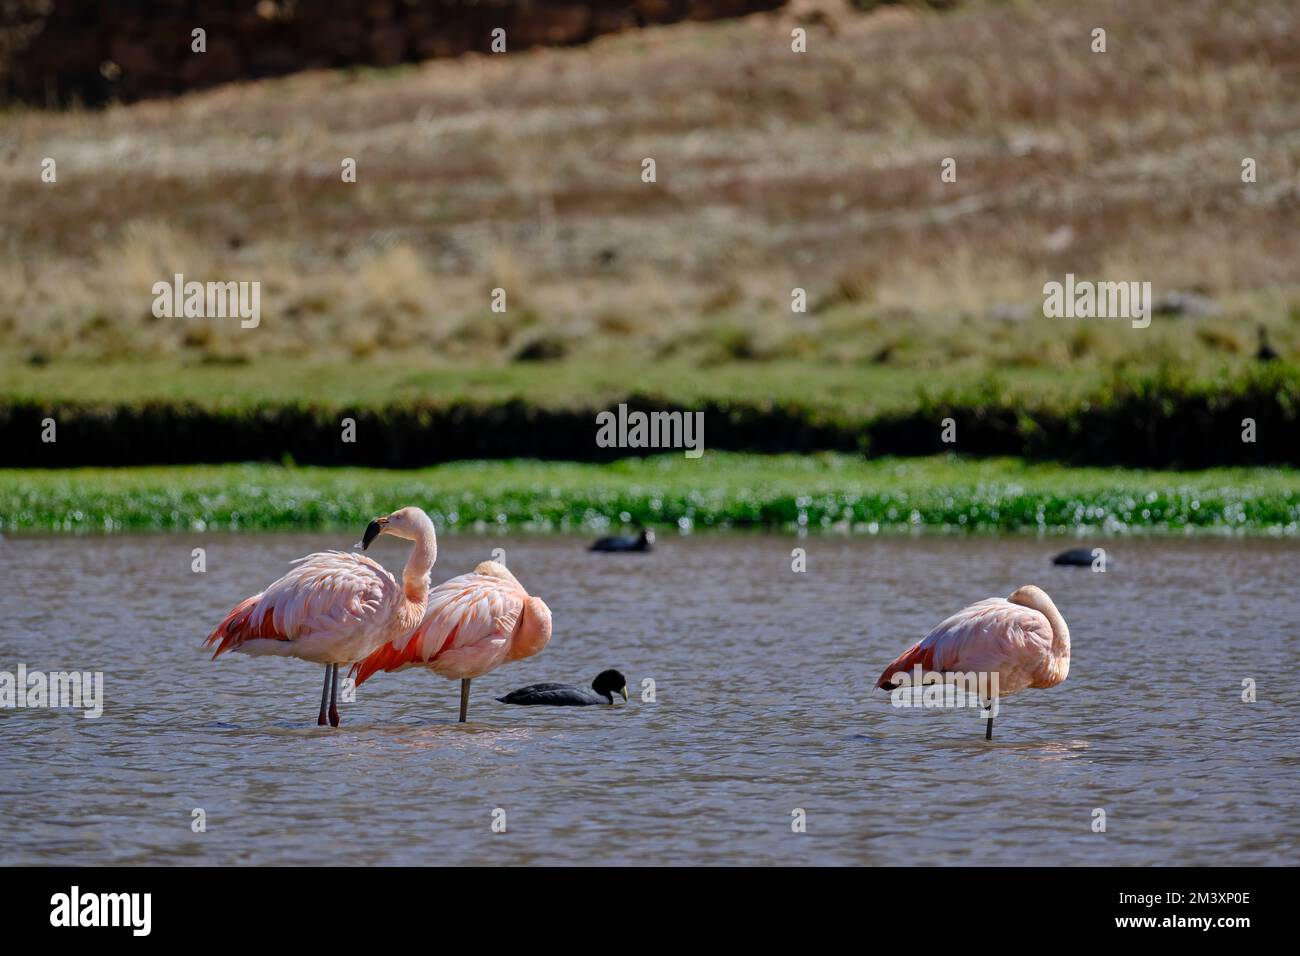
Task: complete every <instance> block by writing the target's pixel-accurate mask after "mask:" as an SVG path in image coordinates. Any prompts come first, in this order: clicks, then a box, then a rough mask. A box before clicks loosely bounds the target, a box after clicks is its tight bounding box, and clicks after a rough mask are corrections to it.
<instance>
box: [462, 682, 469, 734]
mask: <svg viewBox="0 0 1300 956" xmlns="http://www.w3.org/2000/svg"><path fill="white" fill-rule="evenodd" d="M469 681H470V679H469V678H468V677H466V678H465V679H464V680H462V681H461V682H460V722H461V723H462V724H463V723H465V716H466V715H467V714H468V713H469Z"/></svg>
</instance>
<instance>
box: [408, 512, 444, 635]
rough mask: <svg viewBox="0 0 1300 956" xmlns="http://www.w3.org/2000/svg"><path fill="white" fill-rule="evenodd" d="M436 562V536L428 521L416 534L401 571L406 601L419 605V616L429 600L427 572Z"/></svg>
mask: <svg viewBox="0 0 1300 956" xmlns="http://www.w3.org/2000/svg"><path fill="white" fill-rule="evenodd" d="M437 560H438V536H437V535H436V534H435V533H434V530H433V522H432V521H430V522H429V524H428V526H427V527H422V528H421V529H420V530H419V532H418V533H417V534H416V537H415V545H414V546H413V547H412V548H411V556H410V557H409V558H407V559H406V567H405V568H404V569H403V570H402V589H403V590H404V591H405V592H406V599H407V600H408V601H410V602H411V603H412V604H418V605H419V607H420V613H421V615H423V613H424V605H425V603H426V602H427V601H428V600H429V571H430V570H432V569H433V564H434V562H435V561H437Z"/></svg>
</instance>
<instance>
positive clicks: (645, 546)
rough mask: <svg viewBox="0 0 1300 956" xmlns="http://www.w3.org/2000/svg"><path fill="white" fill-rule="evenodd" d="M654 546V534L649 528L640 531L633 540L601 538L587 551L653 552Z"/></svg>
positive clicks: (617, 537) (619, 537) (616, 537)
mask: <svg viewBox="0 0 1300 956" xmlns="http://www.w3.org/2000/svg"><path fill="white" fill-rule="evenodd" d="M654 546H655V533H654V530H653V529H651V528H644V529H642V531H641V533H640V534H639V535H638V536H637V537H635V538H626V537H621V536H615V537H611V538H601V539H600V540H599V541H597V542H596V543H595V544H593V545H592V546H591V547H590V548H589V549H588V550H590V551H653V550H654Z"/></svg>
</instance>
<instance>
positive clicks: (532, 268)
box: [0, 0, 1300, 369]
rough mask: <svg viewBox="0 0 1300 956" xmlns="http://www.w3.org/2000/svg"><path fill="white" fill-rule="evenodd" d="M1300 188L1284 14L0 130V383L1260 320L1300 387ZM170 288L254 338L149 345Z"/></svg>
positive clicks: (1082, 357)
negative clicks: (221, 308) (1172, 303)
mask: <svg viewBox="0 0 1300 956" xmlns="http://www.w3.org/2000/svg"><path fill="white" fill-rule="evenodd" d="M797 24H804V25H805V26H806V27H807V29H808V31H809V39H808V45H809V52H807V53H806V54H794V53H792V52H791V50H790V30H791V28H792V26H794V25H797ZM1098 26H1099V27H1103V28H1105V29H1106V30H1107V33H1108V52H1106V53H1104V54H1094V53H1092V52H1090V50H1089V42H1090V36H1089V35H1090V31H1091V30H1092V29H1093V28H1094V27H1098ZM949 156H951V157H954V158H955V159H956V160H957V170H958V179H957V182H956V183H950V184H945V183H942V182H941V181H940V176H939V172H940V163H941V161H942V159H943V158H944V157H949ZM1246 156H1249V157H1253V158H1254V159H1255V160H1256V161H1257V162H1258V168H1259V181H1258V182H1257V183H1255V184H1253V185H1244V184H1242V182H1241V181H1240V166H1241V161H1242V158H1243V157H1246ZM45 157H52V158H54V159H55V160H56V162H57V164H58V182H57V184H53V185H50V184H43V183H42V182H41V181H40V178H39V173H40V166H41V161H42V159H43V158H45ZM344 157H352V158H355V159H356V161H357V166H358V179H359V181H358V182H357V183H356V184H345V183H343V182H341V180H340V163H341V161H342V160H343V158H344ZM645 157H653V158H654V159H655V161H656V163H657V172H658V182H657V183H655V184H653V185H648V184H645V183H643V182H642V181H641V178H640V170H641V162H642V160H643V158H645ZM1298 170H1300V7H1297V6H1296V5H1294V4H1292V3H1287V2H1280V0H1274V2H1268V0H1261V2H1252V3H1226V2H1222V0H1144V2H1143V3H1140V4H1136V3H1131V2H1126V0H1088V2H1073V0H1043V2H1034V3H973V4H970V5H967V6H964V7H963V8H961V9H959V10H957V11H955V12H949V13H944V14H934V13H930V12H926V11H921V10H916V9H911V8H890V9H885V10H879V11H876V12H873V13H871V14H859V13H855V12H852V11H851V9H850V8H849V7H848V6H847V5H846V4H845V5H841V4H838V3H832V2H829V0H808V2H799V3H797V4H795V5H794V6H793V7H791V8H789V9H787V10H785V11H782V12H780V13H777V14H774V15H762V16H755V17H750V18H747V19H745V20H741V21H733V22H723V23H710V24H682V25H677V26H672V27H667V28H661V29H653V30H646V31H640V32H636V33H630V34H625V35H619V36H613V37H606V38H603V39H601V40H598V41H597V42H595V43H593V44H592V45H591V46H590V47H587V48H582V49H564V50H538V51H534V52H529V53H526V54H520V55H512V56H509V57H484V56H470V57H466V58H463V59H459V60H454V61H439V62H432V63H428V64H425V65H423V66H421V67H418V68H403V69H399V70H395V71H390V72H375V71H364V70H363V71H351V72H343V73H321V74H304V75H300V76H296V77H292V78H288V79H285V80H276V81H269V82H262V83H257V84H249V85H240V86H233V87H229V88H225V89H220V90H216V91H213V92H209V93H204V94H198V95H192V96H187V97H183V98H181V99H178V100H173V101H158V102H150V103H142V104H137V105H134V106H131V107H125V108H123V107H118V108H111V109H108V110H106V111H103V112H98V113H86V112H73V113H61V114H47V113H41V112H36V111H27V110H19V111H11V112H8V113H4V114H0V361H8V362H14V361H23V360H27V359H30V358H32V357H43V358H45V359H50V360H54V361H59V360H61V359H64V358H68V357H80V358H87V359H91V358H101V357H114V358H132V357H139V356H152V357H155V358H157V357H169V356H172V357H176V358H177V359H178V360H182V361H188V360H195V361H198V360H214V359H215V360H221V359H244V360H247V359H249V358H253V359H255V358H256V357H257V356H259V355H266V354H275V355H280V356H301V357H305V358H310V359H312V360H318V361H327V360H328V361H337V360H339V359H345V360H346V359H350V358H368V357H371V356H385V355H387V356H400V357H402V358H404V359H410V360H412V361H418V362H438V361H444V360H445V361H455V362H462V363H465V362H468V363H480V364H492V363H500V362H502V361H507V360H510V359H512V358H517V357H519V356H521V355H525V356H526V355H530V354H531V355H541V356H548V355H556V354H567V355H571V356H576V357H585V358H587V359H591V358H599V357H601V356H610V357H621V358H623V359H626V358H627V357H629V356H644V357H646V358H647V359H650V358H668V357H671V358H673V359H674V360H683V361H693V362H699V363H701V364H705V365H707V364H709V363H716V362H722V361H731V360H737V359H739V360H749V359H759V360H761V359H764V358H777V357H779V358H791V359H800V360H806V361H819V362H835V363H863V364H878V365H888V366H895V367H901V368H917V369H932V368H938V367H949V366H951V365H953V364H954V363H955V364H961V365H970V366H979V365H986V364H992V365H1001V366H1013V367H1014V366H1019V367H1047V368H1067V367H1079V366H1097V365H1100V364H1117V363H1125V362H1133V363H1138V364H1142V363H1149V362H1155V361H1161V360H1172V361H1176V362H1180V363H1191V364H1196V363H1202V364H1204V363H1207V362H1220V361H1227V362H1229V363H1231V362H1233V361H1240V360H1243V358H1244V357H1246V356H1249V355H1250V354H1251V353H1253V350H1254V348H1255V329H1254V326H1255V325H1256V324H1266V325H1268V326H1270V328H1271V331H1272V340H1273V345H1274V347H1275V348H1277V349H1278V350H1279V351H1280V352H1282V353H1283V354H1285V355H1289V356H1292V357H1300V230H1297V229H1296V226H1295V224H1296V222H1297V215H1298V213H1300V177H1298V175H1297V171H1298ZM176 272H181V273H183V274H184V275H185V276H186V277H187V278H189V279H199V280H207V279H223V280H231V279H249V280H260V281H261V282H262V284H263V288H262V313H263V318H262V325H261V327H260V328H259V329H257V330H256V331H255V332H248V331H242V330H240V329H239V327H238V323H236V322H227V323H224V324H223V323H220V322H212V321H202V320H200V321H195V320H191V321H184V320H172V319H162V320H159V319H155V318H154V317H153V316H152V315H151V313H150V306H151V304H152V295H151V293H150V287H151V286H152V284H153V283H154V282H156V281H158V280H160V279H168V278H169V277H170V276H171V275H172V274H173V273H176ZM1066 272H1073V273H1075V274H1076V275H1079V276H1080V277H1091V278H1096V279H1142V280H1150V281H1151V282H1152V283H1153V284H1154V289H1155V292H1156V295H1157V296H1159V295H1161V294H1164V293H1168V292H1171V291H1175V290H1179V291H1189V290H1194V291H1197V292H1200V293H1203V294H1204V295H1206V296H1208V297H1210V298H1212V299H1214V300H1215V301H1216V302H1218V303H1219V305H1220V306H1221V308H1222V311H1221V313H1220V314H1217V315H1206V316H1200V317H1196V316H1192V317H1187V316H1184V317H1181V318H1170V319H1162V320H1158V321H1157V322H1156V323H1155V324H1153V326H1152V327H1151V328H1150V329H1148V330H1146V331H1145V332H1143V333H1140V334H1139V333H1137V332H1135V331H1134V330H1131V329H1129V328H1128V326H1127V325H1126V324H1124V323H1109V324H1108V323H1101V324H1098V323H1095V322H1093V323H1087V322H1073V323H1071V322H1065V321H1063V320H1047V319H1043V318H1042V317H1041V312H1040V308H1041V302H1042V295H1041V287H1042V284H1043V282H1044V281H1046V280H1048V279H1053V278H1057V279H1059V278H1061V277H1062V276H1063V275H1064V273H1066ZM796 286H798V287H802V288H805V289H807V291H808V299H809V303H810V312H809V314H807V315H801V316H796V315H792V314H791V313H790V292H791V289H792V288H794V287H796ZM496 287H501V288H504V289H505V290H506V293H507V297H508V305H509V311H508V313H507V314H506V315H504V316H503V315H495V314H493V313H492V312H491V311H490V310H489V301H490V298H489V297H490V293H491V290H492V289H493V288H496Z"/></svg>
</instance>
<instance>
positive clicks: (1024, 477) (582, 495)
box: [0, 452, 1300, 535]
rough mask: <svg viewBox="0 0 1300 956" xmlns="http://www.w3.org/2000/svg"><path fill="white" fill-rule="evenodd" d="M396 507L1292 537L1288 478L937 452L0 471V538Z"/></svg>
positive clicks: (1294, 477)
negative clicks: (869, 456)
mask: <svg viewBox="0 0 1300 956" xmlns="http://www.w3.org/2000/svg"><path fill="white" fill-rule="evenodd" d="M406 504H418V505H420V506H421V507H423V508H425V509H426V510H427V511H429V512H430V514H431V515H433V517H434V520H435V521H436V522H437V524H438V527H439V529H441V530H454V529H461V530H471V531H472V530H483V529H488V528H511V529H524V530H533V529H536V530H575V531H576V530H596V529H601V528H605V527H608V526H610V525H620V524H635V523H644V524H653V525H658V526H660V527H678V528H683V529H686V528H692V529H703V528H767V529H787V530H788V529H795V528H798V527H800V526H805V527H807V528H809V529H811V530H818V529H826V530H840V529H843V530H853V531H865V532H874V531H882V532H900V531H908V530H916V529H934V530H947V531H965V532H1038V531H1043V532H1048V533H1066V532H1073V531H1081V530H1088V531H1097V532H1101V533H1109V534H1124V533H1129V532H1136V533H1143V532H1178V533H1184V532H1205V533H1247V534H1269V535H1294V534H1296V533H1297V531H1298V530H1300V472H1297V471H1295V470H1292V469H1253V468H1223V469H1213V470H1207V471H1196V472H1171V471H1138V470H1130V469H1120V468H1066V467H1062V466H1058V465H1050V464H1027V463H1025V462H1022V461H1019V460H1015V459H1005V458H999V459H983V460H969V459H961V458H956V457H950V456H935V457H928V458H910V459H875V460H863V459H861V458H859V457H857V456H854V455H844V454H834V453H821V454H813V455H775V456H756V455H745V454H728V453H720V452H709V453H707V454H706V455H705V456H704V457H703V458H701V459H699V460H695V461H688V460H686V459H684V458H683V457H681V456H680V455H665V456H659V457H654V458H636V459H623V460H619V461H615V462H610V463H603V464H589V463H575V462H539V461H532V460H511V461H493V462H483V461H473V462H456V463H451V464H446V465H440V466H436V467H432V468H426V469H421V470H416V471H392V470H382V469H362V468H314V467H285V466H280V465H264V464H241V465H213V466H182V467H143V468H89V469H41V470H20V469H5V470H0V530H3V531H5V532H16V531H17V532H48V531H57V532H67V531H71V532H77V531H86V532H102V531H133V530H141V531H143V530H226V529H239V530H259V529H286V530H289V529H294V530H304V529H328V528H337V527H354V528H356V529H358V531H359V530H360V529H361V528H362V527H363V526H364V524H365V522H367V521H368V520H369V519H370V518H372V517H373V516H374V515H376V514H382V513H385V512H387V511H390V510H392V509H394V508H397V507H399V506H401V505H406Z"/></svg>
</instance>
